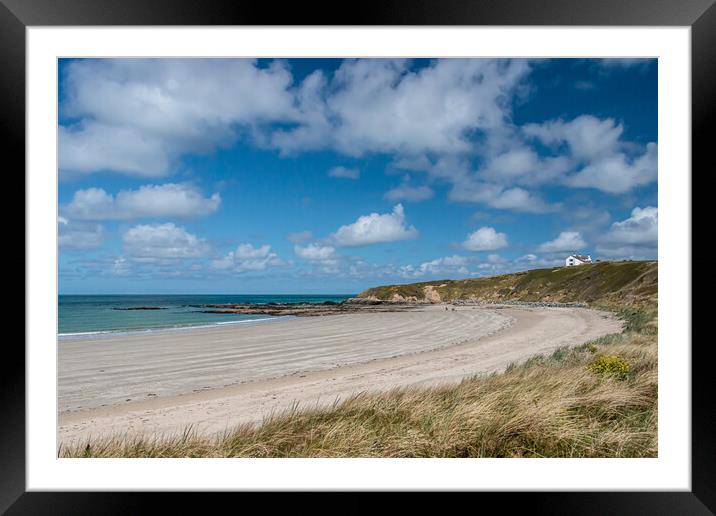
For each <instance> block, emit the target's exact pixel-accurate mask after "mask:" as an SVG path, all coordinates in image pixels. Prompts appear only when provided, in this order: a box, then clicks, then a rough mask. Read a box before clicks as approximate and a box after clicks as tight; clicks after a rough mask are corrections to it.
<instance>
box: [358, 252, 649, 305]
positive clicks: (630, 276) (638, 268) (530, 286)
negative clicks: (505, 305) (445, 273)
mask: <svg viewBox="0 0 716 516" xmlns="http://www.w3.org/2000/svg"><path fill="white" fill-rule="evenodd" d="M657 283H658V265H657V262H655V261H626V262H598V263H593V264H586V265H580V266H577V267H556V268H552V269H534V270H530V271H525V272H518V273H514V274H503V275H500V276H491V277H486V278H472V279H465V280H439V281H428V282H423V283H411V284H408V285H387V286H381V287H375V288H371V289H368V290H366V291H365V292H362V293H361V294H359V295H358V296H357V297H359V298H373V299H379V300H382V301H394V300H413V301H424V300H425V299H426V288H425V287H432V289H427V290H429V291H432V290H434V291H436V292H437V293H438V294H439V295H440V298H441V300H443V301H553V302H572V303H577V302H580V303H592V304H602V305H604V304H614V303H618V304H620V305H622V306H623V305H625V304H627V305H645V304H654V303H655V302H656V296H657Z"/></svg>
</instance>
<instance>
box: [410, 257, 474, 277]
mask: <svg viewBox="0 0 716 516" xmlns="http://www.w3.org/2000/svg"><path fill="white" fill-rule="evenodd" d="M468 262H469V260H468V258H466V257H465V256H459V255H453V256H445V257H443V258H437V259H435V260H432V261H429V262H423V263H421V264H420V265H418V266H417V267H416V266H413V265H404V266H402V267H400V268H399V271H398V273H399V275H400V276H402V277H404V278H419V277H422V276H428V275H429V276H434V275H436V274H459V275H462V276H464V275H466V274H468V273H469V271H468V269H467V264H468Z"/></svg>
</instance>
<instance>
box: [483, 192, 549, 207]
mask: <svg viewBox="0 0 716 516" xmlns="http://www.w3.org/2000/svg"><path fill="white" fill-rule="evenodd" d="M488 204H489V205H490V206H492V207H493V208H500V209H504V210H514V211H521V212H525V213H546V212H549V211H555V210H556V209H557V207H556V206H551V205H550V204H548V203H546V202H545V201H544V200H543V199H542V198H541V197H539V196H538V195H536V194H532V193H530V192H528V191H527V190H525V189H523V188H509V189H507V190H504V191H503V192H502V193H500V194H499V195H498V196H497V197H495V198H494V199H492V200H490V201H489V202H488Z"/></svg>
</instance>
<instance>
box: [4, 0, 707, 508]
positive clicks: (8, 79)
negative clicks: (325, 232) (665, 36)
mask: <svg viewBox="0 0 716 516" xmlns="http://www.w3.org/2000/svg"><path fill="white" fill-rule="evenodd" d="M346 6H347V4H346V5H344V6H343V8H342V9H340V10H339V4H338V3H334V4H331V5H323V4H321V3H314V4H306V3H302V2H301V3H298V2H297V3H288V2H287V3H283V4H282V5H281V6H280V8H278V6H277V5H275V4H273V3H271V2H259V1H256V0H250V1H237V0H233V1H232V0H212V1H208V0H205V1H203V2H179V1H177V0H121V1H120V0H0V85H1V86H2V88H0V91H2V93H3V95H0V106H1V107H0V110H1V111H0V113H1V114H0V127H1V128H2V139H1V140H0V141H1V142H2V143H0V145H2V147H3V151H4V152H3V155H4V156H5V157H6V163H7V157H11V163H13V164H14V169H15V170H24V169H25V140H24V138H25V29H26V28H27V27H28V26H63V25H74V26H83V25H101V26H110V25H193V26H197V25H203V26H205V25H430V26H432V25H447V26H454V25H512V26H515V25H552V26H554V25H558V26H559V25H576V26H589V25H600V26H689V27H691V37H692V41H691V48H692V55H691V73H692V163H693V165H692V170H695V169H699V170H701V171H702V173H706V172H707V171H713V170H716V166H715V165H716V163H715V161H716V160H715V158H714V153H713V151H712V150H711V149H710V147H711V146H712V145H713V144H712V143H711V142H710V138H709V137H708V136H707V134H708V129H709V128H712V127H713V126H714V122H715V120H714V112H715V111H716V110H715V109H714V107H715V106H714V104H715V103H716V95H714V92H715V91H716V5H714V0H692V1H684V0H681V1H680V0H602V1H599V2H596V1H588V0H473V1H461V0H442V1H440V2H428V1H425V0H413V1H410V0H393V1H385V0H384V1H380V2H378V1H373V0H371V1H368V0H364V1H362V2H360V3H359V4H355V8H350V7H346ZM344 13H345V14H344ZM8 168H10V166H9V165H8ZM683 173H689V171H683ZM691 174H692V175H691V177H692V179H693V177H694V175H693V171H692V172H691ZM16 176H18V177H19V174H16ZM20 188H21V189H22V190H23V191H24V183H23V184H22V185H21V186H20ZM692 191H693V189H692ZM692 205H693V203H692ZM692 218H693V220H694V222H697V219H696V218H695V217H692ZM21 238H24V236H23V237H21ZM692 256H693V257H694V258H696V259H695V260H694V259H692V267H693V266H694V265H696V266H697V268H696V269H693V270H698V268H700V267H698V265H701V264H702V263H703V265H704V266H707V264H706V263H705V256H703V255H702V256H701V257H699V255H693V254H692ZM23 258H26V257H25V255H24V254H23ZM18 261H19V259H18V257H17V255H15V259H14V260H13V262H14V263H16V264H17V262H18ZM26 273H27V271H26ZM23 298H24V297H23ZM692 306H693V308H696V305H695V304H693V302H692ZM5 340H6V342H5V348H6V352H7V355H6V356H7V358H6V361H5V363H3V366H4V367H3V371H2V374H0V384H1V388H0V414H2V415H3V416H4V417H3V423H2V425H0V433H1V434H2V437H1V438H0V478H1V480H0V512H5V511H7V514H50V513H52V514H70V513H71V514H85V513H87V514H108V513H127V512H130V513H138V512H144V511H143V510H142V509H144V510H146V509H147V507H148V506H146V505H145V501H144V500H142V498H143V497H146V496H147V495H146V494H140V493H117V492H115V493H68V492H63V493H59V492H56V493H38V492H25V491H26V489H25V354H24V351H23V349H22V348H20V347H19V346H16V341H14V340H11V339H9V338H8V339H5ZM680 345H683V346H688V345H691V342H687V343H680ZM13 346H14V347H13ZM710 364H711V362H710V361H709V360H708V346H707V341H704V342H703V343H702V345H696V346H692V462H691V466H692V491H690V492H614V493H612V492H610V493H604V492H602V493H574V492H571V493H523V494H517V493H509V494H505V493H503V494H497V493H485V494H484V495H482V496H484V497H488V498H497V497H502V498H504V497H505V496H508V497H510V506H511V508H513V509H514V508H515V504H517V505H523V504H524V505H525V507H529V510H530V513H533V514H534V513H536V514H547V513H549V514H555V513H570V514H575V513H579V514H713V513H714V511H716V489H715V486H716V447H715V446H714V441H715V440H716V428H715V425H714V421H715V419H716V418H714V416H713V414H714V409H715V408H716V404H715V403H714V399H713V393H714V389H713V387H714V382H713V377H714V375H713V372H712V370H711V369H712V367H711V365H710ZM159 496H162V497H163V502H162V503H164V502H167V501H168V500H167V496H166V495H159ZM171 496H172V500H173V502H174V503H177V502H178V503H181V504H182V505H183V507H184V509H189V508H191V505H192V504H193V503H195V502H194V501H193V500H195V498H194V497H191V496H188V495H178V494H177V493H175V494H172V495H171ZM415 500H417V501H419V500H420V497H419V496H418V497H416V498H415ZM494 501H495V502H497V501H499V502H501V503H504V500H494ZM341 503H342V504H343V509H344V510H342V511H341V512H363V511H364V510H368V509H369V507H370V506H371V505H372V503H373V502H371V501H370V497H366V498H361V499H359V498H357V497H355V496H354V497H353V498H351V501H350V502H346V501H343V502H341ZM204 509H206V507H204ZM315 510H320V507H319V508H315V509H312V510H311V512H315ZM324 510H326V509H324Z"/></svg>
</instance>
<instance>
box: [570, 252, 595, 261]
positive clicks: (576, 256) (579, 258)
mask: <svg viewBox="0 0 716 516" xmlns="http://www.w3.org/2000/svg"><path fill="white" fill-rule="evenodd" d="M572 257H573V258H576V259H577V260H579V261H582V262H586V261H589V260H591V259H592V258H591V257H589V256H585V255H583V254H573V255H572Z"/></svg>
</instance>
